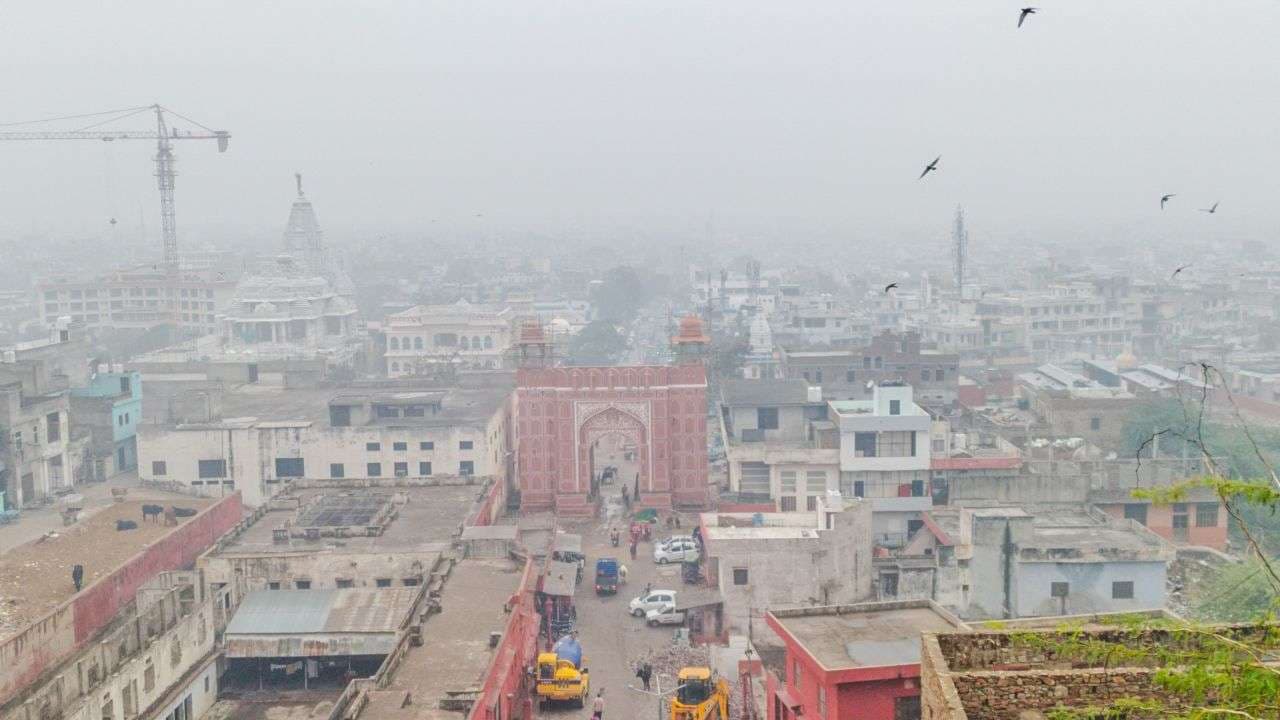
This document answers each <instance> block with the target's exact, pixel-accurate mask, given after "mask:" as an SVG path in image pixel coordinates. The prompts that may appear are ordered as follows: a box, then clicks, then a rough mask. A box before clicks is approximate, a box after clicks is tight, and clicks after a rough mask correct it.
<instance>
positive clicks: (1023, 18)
mask: <svg viewBox="0 0 1280 720" xmlns="http://www.w3.org/2000/svg"><path fill="white" fill-rule="evenodd" d="M1039 9H1040V8H1033V7H1024V8H1022V14H1021V15H1019V16H1018V27H1022V23H1023V22H1025V21H1026V19H1027V16H1028V15H1035V14H1036V10H1039Z"/></svg>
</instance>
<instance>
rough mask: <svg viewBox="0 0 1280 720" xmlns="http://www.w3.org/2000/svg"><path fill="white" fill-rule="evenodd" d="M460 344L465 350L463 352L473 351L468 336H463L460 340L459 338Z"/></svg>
mask: <svg viewBox="0 0 1280 720" xmlns="http://www.w3.org/2000/svg"><path fill="white" fill-rule="evenodd" d="M458 344H459V345H461V346H462V349H463V350H470V349H471V342H470V341H468V340H467V336H466V335H463V336H462V337H459V338H458Z"/></svg>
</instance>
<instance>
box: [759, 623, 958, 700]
mask: <svg viewBox="0 0 1280 720" xmlns="http://www.w3.org/2000/svg"><path fill="white" fill-rule="evenodd" d="M765 622H766V623H768V625H769V627H770V629H772V630H773V631H774V632H776V633H777V634H778V636H779V637H780V638H782V641H783V643H784V644H785V645H786V655H785V659H784V661H783V665H782V667H781V668H774V669H773V672H770V673H766V676H765V704H766V714H767V717H768V720H795V719H796V718H805V720H819V719H820V720H854V719H855V718H856V720H909V719H911V718H919V717H920V647H921V642H920V635H921V633H937V632H955V631H958V630H966V629H968V628H967V626H965V624H964V623H963V622H961V621H960V620H959V619H958V618H956V617H955V616H954V615H952V614H951V613H949V612H947V611H946V610H944V609H943V608H942V607H941V606H939V605H937V604H935V603H933V602H930V601H928V600H916V601H908V602H880V603H863V604H859V605H828V606H820V607H809V608H796V609H790V610H773V611H770V612H768V613H766V614H765Z"/></svg>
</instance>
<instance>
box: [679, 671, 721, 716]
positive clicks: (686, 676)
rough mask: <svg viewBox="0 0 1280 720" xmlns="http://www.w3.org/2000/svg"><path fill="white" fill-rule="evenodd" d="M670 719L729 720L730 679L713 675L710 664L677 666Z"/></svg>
mask: <svg viewBox="0 0 1280 720" xmlns="http://www.w3.org/2000/svg"><path fill="white" fill-rule="evenodd" d="M676 681H677V683H678V684H677V686H676V694H675V695H672V696H671V712H670V713H669V716H670V720H729V683H727V682H725V680H724V678H717V677H712V675H711V668H707V667H686V668H680V673H679V674H678V675H676Z"/></svg>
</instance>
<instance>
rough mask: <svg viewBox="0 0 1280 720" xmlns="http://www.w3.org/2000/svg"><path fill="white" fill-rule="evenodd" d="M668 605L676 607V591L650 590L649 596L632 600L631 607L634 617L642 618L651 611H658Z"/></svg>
mask: <svg viewBox="0 0 1280 720" xmlns="http://www.w3.org/2000/svg"><path fill="white" fill-rule="evenodd" d="M668 605H670V606H671V607H675V605H676V591H675V590H650V591H649V594H648V595H641V596H640V597H638V598H636V599H634V600H632V601H631V605H630V606H629V607H630V609H631V614H632V615H635V616H636V617H638V618H642V617H644V616H645V615H646V614H647V613H648V612H649V611H650V610H657V609H659V608H663V607H666V606H668Z"/></svg>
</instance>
